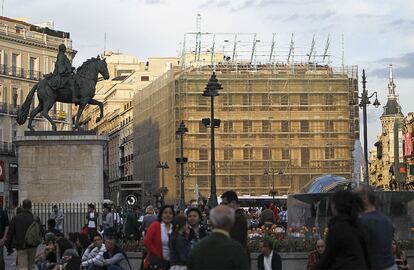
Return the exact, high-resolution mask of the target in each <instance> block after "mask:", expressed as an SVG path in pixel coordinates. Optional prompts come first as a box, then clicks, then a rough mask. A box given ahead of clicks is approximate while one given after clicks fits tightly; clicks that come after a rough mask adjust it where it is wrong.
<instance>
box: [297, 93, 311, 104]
mask: <svg viewBox="0 0 414 270" xmlns="http://www.w3.org/2000/svg"><path fill="white" fill-rule="evenodd" d="M299 98H300V105H309V104H308V102H309V101H308V94H300V97H299Z"/></svg>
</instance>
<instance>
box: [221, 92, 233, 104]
mask: <svg viewBox="0 0 414 270" xmlns="http://www.w3.org/2000/svg"><path fill="white" fill-rule="evenodd" d="M223 105H224V106H231V105H233V97H232V96H231V95H230V94H225V95H223Z"/></svg>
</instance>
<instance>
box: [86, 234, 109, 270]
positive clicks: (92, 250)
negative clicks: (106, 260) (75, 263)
mask: <svg viewBox="0 0 414 270" xmlns="http://www.w3.org/2000/svg"><path fill="white" fill-rule="evenodd" d="M105 252H106V247H105V244H104V243H103V241H102V236H101V235H100V234H95V235H94V236H93V242H92V244H90V245H89V247H88V248H87V249H86V250H85V252H84V253H83V256H82V263H81V265H82V267H85V268H87V269H94V268H95V266H98V267H99V266H101V265H102V260H103V254H104V253H105Z"/></svg>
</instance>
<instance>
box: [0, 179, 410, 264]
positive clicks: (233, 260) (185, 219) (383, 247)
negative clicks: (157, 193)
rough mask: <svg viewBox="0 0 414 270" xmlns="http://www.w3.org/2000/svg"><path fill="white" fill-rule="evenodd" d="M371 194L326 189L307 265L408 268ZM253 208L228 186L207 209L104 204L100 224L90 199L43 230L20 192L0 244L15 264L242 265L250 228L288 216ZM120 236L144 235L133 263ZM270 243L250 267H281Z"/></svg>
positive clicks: (0, 220)
mask: <svg viewBox="0 0 414 270" xmlns="http://www.w3.org/2000/svg"><path fill="white" fill-rule="evenodd" d="M376 200H377V198H376V196H375V192H374V190H373V189H372V188H371V187H369V186H360V187H358V188H357V189H355V190H354V191H349V190H343V191H338V192H336V193H335V194H334V195H333V196H332V198H331V210H332V215H333V216H332V218H331V220H330V222H329V224H328V232H327V235H326V238H325V239H318V241H317V242H316V243H315V251H313V252H311V253H310V254H309V257H308V264H307V269H308V270H314V269H315V270H316V269H387V270H388V269H390V270H397V269H409V266H408V264H407V259H406V256H405V254H404V252H403V251H402V250H401V249H400V248H399V246H398V243H397V242H396V241H395V240H394V239H393V237H394V228H393V225H392V223H391V222H390V220H389V219H388V218H387V217H386V216H385V215H383V214H382V213H381V212H380V211H378V210H377V208H376V204H377V201H376ZM108 208H109V207H108ZM258 212H259V211H256V210H255V209H253V208H251V209H248V210H247V211H245V210H244V209H242V208H240V206H239V202H238V197H237V194H236V192H234V191H227V192H225V193H223V194H222V195H221V204H220V205H219V206H217V207H214V208H212V209H209V208H208V207H204V206H202V207H197V206H196V205H190V206H189V207H187V208H186V209H185V210H183V211H182V210H178V209H177V207H175V206H173V205H164V206H162V207H161V208H160V209H158V211H157V209H154V207H152V206H147V207H146V208H145V213H143V211H142V210H141V209H140V208H139V207H135V208H133V209H131V210H130V211H127V212H126V213H125V214H123V215H121V214H119V213H118V212H117V211H115V212H111V209H110V208H109V209H106V210H105V213H104V215H103V217H104V218H103V221H102V225H103V230H101V229H100V228H99V226H98V215H99V214H98V213H97V211H96V209H95V207H94V205H92V204H91V205H89V211H88V214H87V215H86V217H85V219H86V225H85V227H84V228H83V229H82V230H81V231H80V232H76V233H70V234H69V235H68V237H65V235H64V234H63V233H62V227H60V225H59V224H62V223H61V221H62V220H63V219H64V216H63V214H62V213H60V210H59V209H57V208H56V209H54V216H53V218H50V219H49V220H48V222H47V223H48V224H47V230H46V231H43V230H42V226H41V224H40V220H39V219H38V218H36V217H35V216H34V215H33V214H32V212H31V202H30V200H27V199H26V200H24V201H23V204H22V207H21V211H20V212H19V213H18V214H16V216H14V217H13V219H12V220H11V221H10V223H9V220H8V217H7V215H5V214H4V213H3V212H0V225H1V227H0V228H1V230H0V244H4V246H5V247H6V248H7V251H8V253H12V252H13V249H15V250H16V251H17V266H18V269H33V267H36V269H39V270H43V269H88V270H89V269H108V270H119V269H125V270H130V269H133V268H135V269H136V268H140V269H158V270H166V269H171V270H187V269H188V270H194V269H197V270H210V269H223V270H224V269H234V270H243V269H246V270H247V269H250V267H251V265H252V259H251V254H250V252H249V250H248V237H247V232H248V230H249V228H252V227H253V226H273V225H275V224H276V225H280V226H282V227H285V226H286V224H285V223H287V209H286V207H285V206H282V207H281V208H279V207H277V206H276V205H274V204H270V205H265V206H264V207H263V209H262V210H261V211H260V213H258ZM118 224H119V225H118ZM120 224H123V226H121V225H120ZM119 227H122V229H119ZM120 231H122V235H120ZM120 238H123V239H129V240H132V241H139V242H143V245H144V247H145V248H144V251H143V256H142V260H141V265H140V266H138V265H135V266H134V267H133V266H132V265H131V262H130V261H129V258H128V256H127V255H126V253H125V252H124V251H123V249H122V248H121V246H120V245H119V239H120ZM274 247H275V245H274V243H273V242H272V241H271V240H270V239H268V238H266V237H264V238H263V239H261V241H260V246H259V248H260V255H259V256H258V257H257V262H255V264H256V266H255V267H257V269H259V270H275V269H282V264H283V259H282V257H281V256H280V255H279V254H278V251H277V250H275V249H274ZM0 255H2V254H0ZM1 259H2V260H3V256H1ZM0 263H2V264H0V269H4V260H3V261H2V262H1V261H0Z"/></svg>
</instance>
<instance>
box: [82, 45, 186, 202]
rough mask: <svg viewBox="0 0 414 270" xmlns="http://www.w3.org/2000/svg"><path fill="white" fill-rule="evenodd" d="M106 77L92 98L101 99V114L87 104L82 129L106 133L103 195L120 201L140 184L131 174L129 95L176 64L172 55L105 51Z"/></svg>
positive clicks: (130, 105) (131, 116)
mask: <svg viewBox="0 0 414 270" xmlns="http://www.w3.org/2000/svg"><path fill="white" fill-rule="evenodd" d="M105 57H106V62H107V64H108V70H109V74H110V80H108V81H100V82H98V84H97V86H96V89H97V90H96V95H95V98H96V99H97V100H99V101H102V102H103V103H104V118H103V119H102V120H101V121H100V122H98V123H96V121H95V120H96V118H97V117H98V116H99V108H98V107H97V106H88V107H87V108H86V109H85V112H84V113H83V119H82V124H83V128H85V129H89V130H91V129H94V130H96V132H97V134H108V135H109V143H108V145H107V149H106V155H107V157H106V158H105V165H104V170H105V172H104V175H105V179H104V181H105V185H104V186H105V187H106V190H105V193H104V194H105V197H106V198H109V199H111V200H112V201H114V202H116V203H118V204H119V203H123V202H124V201H125V199H126V197H127V196H128V195H133V196H138V195H137V193H138V192H140V189H141V184H140V183H139V181H135V180H134V178H133V173H134V170H133V158H134V155H133V140H132V138H133V128H132V122H133V102H132V100H133V96H134V94H135V93H136V92H138V91H141V90H142V89H143V88H144V87H146V86H147V85H148V84H150V82H151V81H153V80H155V79H157V78H158V77H159V76H161V75H162V74H163V73H164V72H166V71H168V70H170V69H171V68H172V67H173V66H177V65H178V59H177V58H174V57H165V58H162V57H153V58H149V59H148V61H146V62H144V61H140V60H138V59H137V58H135V57H133V56H128V55H124V54H115V53H112V52H106V53H105Z"/></svg>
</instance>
